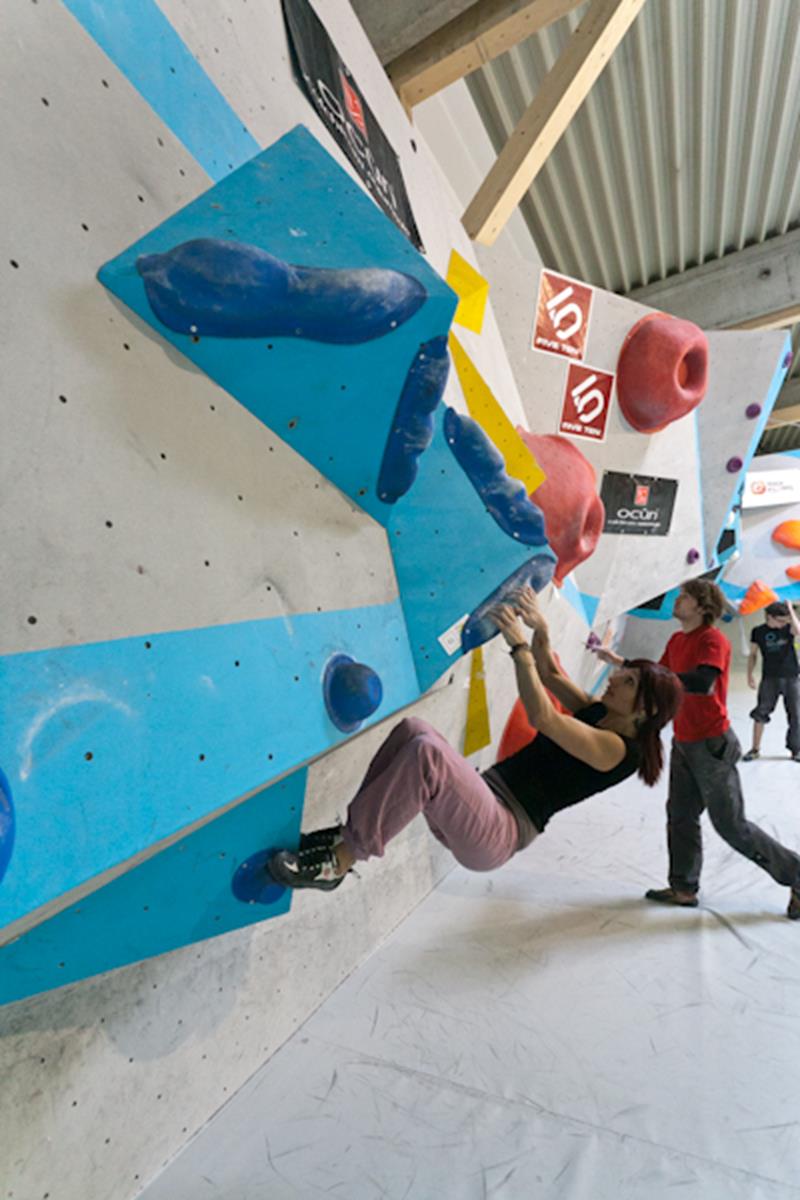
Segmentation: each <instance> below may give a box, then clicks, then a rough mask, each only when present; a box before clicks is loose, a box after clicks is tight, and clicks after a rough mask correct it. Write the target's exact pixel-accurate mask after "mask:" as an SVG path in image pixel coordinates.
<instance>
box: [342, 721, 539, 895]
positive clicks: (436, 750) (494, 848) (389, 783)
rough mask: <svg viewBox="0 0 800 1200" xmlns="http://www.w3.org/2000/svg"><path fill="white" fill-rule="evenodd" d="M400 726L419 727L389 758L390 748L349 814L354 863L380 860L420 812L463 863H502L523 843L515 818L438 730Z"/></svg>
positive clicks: (487, 867)
mask: <svg viewBox="0 0 800 1200" xmlns="http://www.w3.org/2000/svg"><path fill="white" fill-rule="evenodd" d="M401 724H408V725H413V726H414V729H413V730H408V729H407V730H406V731H405V733H406V734H410V736H405V737H403V736H402V735H401V736H399V737H398V741H397V742H396V743H395V746H394V748H393V752H392V753H391V754H389V753H388V750H389V745H388V743H386V750H387V754H386V756H385V757H384V759H383V764H384V765H383V769H382V770H380V771H375V772H373V771H372V768H370V771H369V772H368V773H367V778H366V779H365V781H364V783H363V784H362V786H361V787H360V788H359V790H358V793H357V794H356V796H355V797H354V799H353V801H352V803H351V804H350V807H349V809H348V813H347V823H346V825H345V826H344V829H343V830H342V837H343V842H344V847H345V849H346V850H347V851H349V852H350V853H351V854H352V856H353V859H354V860H355V861H359V860H363V859H367V858H371V857H373V856H378V857H379V856H381V855H382V854H383V852H384V850H385V848H386V845H387V843H388V842H390V841H391V839H392V838H393V837H396V836H397V834H398V833H400V831H401V830H402V829H404V828H405V827H406V825H408V824H409V823H410V822H411V821H412V820H413V819H414V817H415V816H417V815H418V814H419V813H422V814H423V815H424V817H425V819H426V821H427V822H428V825H429V826H430V829H431V832H432V833H433V834H434V836H435V837H437V838H438V839H439V841H440V842H442V843H443V845H445V846H447V847H448V849H449V850H450V851H451V852H452V854H453V855H454V857H455V858H456V859H457V860H458V861H459V862H460V863H461V864H462V865H463V866H465V867H468V868H470V869H471V870H473V871H491V870H493V869H494V868H495V867H499V866H502V864H503V863H505V862H507V861H508V859H509V858H511V856H512V855H513V854H514V853H515V851H516V849H517V846H518V844H519V829H518V827H517V823H516V821H515V819H514V817H513V815H512V813H511V812H510V811H509V810H508V809H507V808H505V807H504V806H503V805H502V804H501V803H500V801H499V800H498V799H497V797H496V796H495V795H494V793H493V792H492V790H491V788H490V787H489V786H488V785H487V784H486V783H484V781H483V779H482V778H481V777H480V775H478V773H477V771H475V769H474V768H473V767H471V766H470V765H469V763H468V762H467V761H466V759H464V758H462V756H461V755H460V754H458V753H457V752H456V751H455V750H454V749H453V748H452V746H450V745H449V744H448V743H447V741H446V740H445V739H444V738H443V737H442V736H441V734H439V733H437V731H436V730H435V729H433V728H432V727H431V726H430V725H427V724H426V723H425V722H417V721H414V722H407V723H406V722H401ZM379 754H380V752H379ZM377 758H378V756H376V763H377ZM376 763H374V764H373V765H376Z"/></svg>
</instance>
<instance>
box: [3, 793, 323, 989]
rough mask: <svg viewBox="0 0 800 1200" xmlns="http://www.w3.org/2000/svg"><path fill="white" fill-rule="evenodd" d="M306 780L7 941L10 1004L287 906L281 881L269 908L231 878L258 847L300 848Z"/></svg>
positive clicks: (260, 797) (259, 798)
mask: <svg viewBox="0 0 800 1200" xmlns="http://www.w3.org/2000/svg"><path fill="white" fill-rule="evenodd" d="M306 776H307V772H306V771H305V770H304V769H303V770H300V771H298V772H296V773H295V774H294V775H291V776H289V778H288V779H283V780H281V781H280V782H279V783H276V784H273V786H272V787H271V788H268V789H266V790H265V791H263V792H259V793H258V794H257V795H255V796H251V797H250V799H249V800H246V801H244V802H243V803H242V804H240V805H239V806H238V807H236V808H234V809H232V810H231V811H230V812H228V813H224V814H223V815H222V816H221V817H218V818H216V820H214V821H212V822H211V823H210V824H208V825H205V826H203V828H202V829H198V830H197V831H196V832H194V833H192V834H190V835H189V836H188V837H185V838H183V839H181V841H179V842H176V843H175V844H174V845H172V846H169V847H168V848H167V849H166V850H162V851H161V852H160V853H159V854H157V855H155V856H154V857H153V858H151V859H148V861H147V862H144V863H142V864H141V865H140V866H138V867H134V868H133V869H132V870H131V871H129V872H128V873H127V874H126V875H122V876H121V877H120V878H118V879H115V880H113V881H112V882H111V883H109V884H107V885H106V886H105V887H103V888H100V890H99V891H96V892H93V893H92V895H90V896H86V897H85V898H84V899H83V900H81V901H79V902H78V903H77V904H73V905H72V906H71V907H70V908H68V909H65V910H64V911H63V912H61V913H59V914H58V915H57V916H55V917H53V918H51V920H49V921H46V922H44V924H42V925H39V926H37V927H36V928H35V929H32V930H30V931H29V932H28V933H26V934H23V936H22V937H21V938H19V939H18V940H17V941H15V942H12V943H10V944H9V945H7V946H3V947H0V1004H9V1003H10V1002H12V1001H14V1000H21V999H23V997H25V996H32V995H34V994H35V993H36V992H42V991H46V990H48V989H49V988H55V987H62V986H63V985H64V984H66V983H72V982H74V981H75V980H76V979H87V978H89V977H90V976H92V975H97V974H99V973H100V972H101V971H110V970H112V969H113V968H114V967H121V966H126V965H127V964H128V963H133V962H138V961H139V960H140V959H143V958H151V957H152V956H153V955H155V954H164V953H165V952H166V951H168V950H175V949H177V948H178V947H179V946H185V945H188V944H189V943H191V942H199V941H202V940H203V939H204V938H210V937H215V936H216V935H217V934H220V933H226V932H227V931H228V930H231V929H240V928H242V927H243V926H246V925H252V924H254V923H255V922H256V921H263V920H266V919H268V918H270V917H275V916H278V915H280V914H281V913H285V912H287V911H288V909H289V904H290V899H291V892H290V891H288V890H287V889H284V888H275V887H274V885H273V889H272V890H273V892H274V898H272V902H271V903H270V904H268V905H262V904H254V905H250V904H243V903H242V902H241V901H239V900H237V899H236V897H235V896H234V895H233V892H232V890H231V880H232V878H233V876H234V874H235V872H236V869H237V867H238V865H239V864H240V863H241V862H242V861H243V860H244V859H246V858H247V855H248V853H249V852H250V851H251V849H252V847H253V846H254V845H264V846H272V847H279V846H294V845H296V844H297V839H298V836H299V831H300V818H301V814H302V810H303V798H304V795H305V787H306Z"/></svg>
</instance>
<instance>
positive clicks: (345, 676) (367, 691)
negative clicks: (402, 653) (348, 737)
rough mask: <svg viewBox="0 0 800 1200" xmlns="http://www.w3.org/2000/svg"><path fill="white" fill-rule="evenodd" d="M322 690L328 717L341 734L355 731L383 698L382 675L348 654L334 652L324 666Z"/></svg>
mask: <svg viewBox="0 0 800 1200" xmlns="http://www.w3.org/2000/svg"><path fill="white" fill-rule="evenodd" d="M322 693H323V697H324V700H325V707H326V709H327V710H328V716H329V717H330V719H331V721H333V723H334V725H335V726H336V728H337V729H340V730H341V731H342V733H354V732H355V731H356V729H358V728H359V727H360V725H361V722H362V721H365V720H366V719H367V717H370V716H372V714H373V713H374V712H375V710H376V709H377V708H378V707H379V706H380V703H381V700H382V699H383V684H382V683H381V681H380V677H379V676H378V675H377V674H376V673H375V671H373V670H372V667H368V666H367V665H366V663H358V662H355V661H354V660H353V659H352V658H351V657H350V655H349V654H334V655H333V657H332V658H330V659H329V660H328V662H327V663H326V665H325V671H324V674H323V677H322Z"/></svg>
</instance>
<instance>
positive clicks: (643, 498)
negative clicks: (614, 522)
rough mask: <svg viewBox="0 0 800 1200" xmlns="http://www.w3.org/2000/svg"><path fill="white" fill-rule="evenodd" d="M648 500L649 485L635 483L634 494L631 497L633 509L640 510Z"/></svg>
mask: <svg viewBox="0 0 800 1200" xmlns="http://www.w3.org/2000/svg"><path fill="white" fill-rule="evenodd" d="M649 499H650V485H649V484H647V483H637V485H636V492H635V493H634V497H633V506H634V508H642V507H643V506H644V505H645V504H647V501H648V500H649Z"/></svg>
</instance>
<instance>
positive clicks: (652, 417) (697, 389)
mask: <svg viewBox="0 0 800 1200" xmlns="http://www.w3.org/2000/svg"><path fill="white" fill-rule="evenodd" d="M707 386H708V339H707V338H706V335H705V334H704V333H703V331H702V329H700V328H699V326H697V325H695V324H693V322H692V321H683V320H681V319H680V318H679V317H670V316H668V315H667V313H651V314H649V315H648V316H646V317H643V318H642V320H641V321H637V322H636V324H635V325H634V326H633V328H632V329H631V330H630V332H629V333H628V336H627V337H626V338H625V341H624V342H623V344H622V349H621V351H620V354H619V361H618V362H617V397H618V399H619V407H620V412H621V413H622V415H623V417H624V418H625V420H626V421H627V422H628V424H629V425H632V426H633V428H634V429H638V431H639V432H640V433H657V432H658V431H659V430H660V429H666V427H667V425H671V424H672V422H673V421H677V420H679V418H680V417H685V416H686V414H687V413H689V412H691V411H692V409H693V408H697V405H698V404H699V403H700V401H701V400H702V399H703V397H704V396H705V394H706V388H707Z"/></svg>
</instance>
